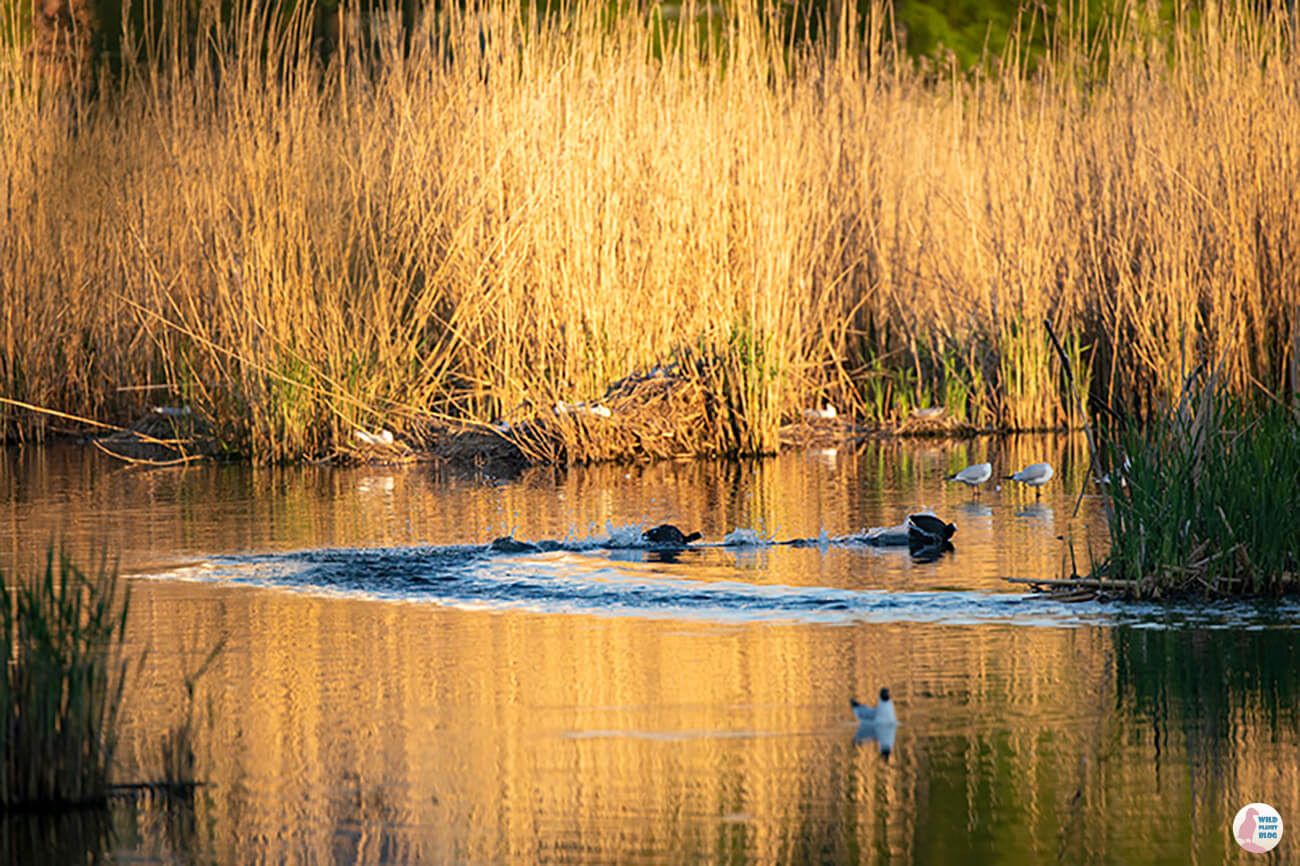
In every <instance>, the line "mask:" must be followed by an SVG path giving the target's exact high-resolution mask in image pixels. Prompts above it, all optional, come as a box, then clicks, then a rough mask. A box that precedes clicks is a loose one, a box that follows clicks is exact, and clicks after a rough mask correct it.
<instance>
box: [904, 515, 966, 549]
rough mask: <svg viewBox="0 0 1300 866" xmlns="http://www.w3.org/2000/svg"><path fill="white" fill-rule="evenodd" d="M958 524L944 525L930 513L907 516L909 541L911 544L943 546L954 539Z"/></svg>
mask: <svg viewBox="0 0 1300 866" xmlns="http://www.w3.org/2000/svg"><path fill="white" fill-rule="evenodd" d="M956 531H957V524H955V523H944V522H943V521H942V520H940V519H939V518H938V517H936V516H935V515H933V514H930V513H928V512H924V511H921V512H918V513H916V514H909V515H907V540H908V542H909V543H913V542H921V543H925V544H942V543H943V542H945V541H947V540H948V539H950V538H952V536H953V533H954V532H956Z"/></svg>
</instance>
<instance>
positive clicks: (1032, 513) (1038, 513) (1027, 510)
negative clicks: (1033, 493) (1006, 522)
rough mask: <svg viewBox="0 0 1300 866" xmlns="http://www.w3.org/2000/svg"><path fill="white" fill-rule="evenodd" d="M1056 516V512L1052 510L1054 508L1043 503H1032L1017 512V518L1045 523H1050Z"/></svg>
mask: <svg viewBox="0 0 1300 866" xmlns="http://www.w3.org/2000/svg"><path fill="white" fill-rule="evenodd" d="M1055 516H1056V512H1054V511H1053V510H1052V506H1050V505H1046V504H1044V503H1042V502H1033V503H1030V504H1029V505H1026V506H1025V507H1024V508H1021V509H1020V510H1018V511H1017V512H1016V517H1025V518H1028V519H1029V520H1039V521H1043V522H1045V523H1046V522H1050V521H1051V520H1052V518H1053V517H1055Z"/></svg>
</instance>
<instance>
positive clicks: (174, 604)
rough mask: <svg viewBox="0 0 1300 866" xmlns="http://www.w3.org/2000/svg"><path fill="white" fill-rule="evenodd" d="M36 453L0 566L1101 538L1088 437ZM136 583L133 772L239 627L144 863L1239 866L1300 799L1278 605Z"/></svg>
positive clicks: (820, 555) (867, 583)
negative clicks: (151, 454)
mask: <svg viewBox="0 0 1300 866" xmlns="http://www.w3.org/2000/svg"><path fill="white" fill-rule="evenodd" d="M1053 448H1055V449H1056V450H1052V449H1053ZM1046 454H1052V455H1054V457H1053V458H1049V459H1053V462H1054V463H1056V464H1057V467H1058V471H1059V473H1060V476H1061V480H1060V482H1059V483H1054V485H1051V486H1049V487H1048V488H1047V489H1045V490H1044V491H1043V495H1042V499H1041V500H1039V499H1037V498H1036V497H1035V496H1034V494H1033V493H1032V492H1026V491H1023V490H1015V489H1011V488H1004V489H1003V490H1002V491H996V490H994V489H992V487H993V485H992V484H990V485H989V487H990V489H988V490H986V491H985V492H984V493H983V494H982V495H981V497H980V501H979V502H978V503H973V502H972V498H973V497H972V496H971V493H970V492H969V491H968V490H966V489H965V488H963V487H955V486H953V487H945V486H944V485H943V483H942V481H941V480H939V479H940V478H941V477H942V475H943V474H947V473H950V472H952V471H955V470H956V469H960V468H961V467H962V466H964V465H966V463H969V462H978V461H980V460H982V459H986V458H988V459H992V460H993V461H994V462H995V465H996V466H997V467H998V469H999V471H1001V469H1002V467H1003V466H1008V467H1014V468H1018V467H1019V466H1020V465H1023V464H1025V463H1030V462H1035V461H1036V460H1038V459H1042V458H1043V456H1044V455H1046ZM24 459H25V460H26V461H27V463H26V464H25V465H20V466H18V467H15V465H14V464H13V463H12V462H10V463H8V464H6V466H5V469H4V473H5V474H4V475H3V476H0V481H2V482H3V487H2V488H0V490H2V491H3V493H4V494H5V502H6V503H7V505H6V506H5V508H6V509H7V510H5V511H4V513H3V518H0V520H3V521H6V522H7V526H8V529H7V531H5V535H4V537H5V540H6V550H5V553H6V555H7V559H8V562H6V564H5V567H6V571H8V570H9V564H10V563H13V562H18V561H22V560H23V557H24V556H28V555H31V554H32V553H34V552H39V548H40V547H41V545H42V544H43V543H44V540H45V539H46V538H47V537H49V536H50V535H51V534H53V533H55V532H56V531H62V532H65V533H68V534H69V535H70V536H71V538H72V542H73V544H74V545H78V544H79V545H88V544H90V543H91V542H99V543H103V542H104V541H105V540H107V543H108V544H109V546H110V548H111V549H113V550H115V551H119V550H120V551H121V552H122V556H123V560H124V563H126V564H127V565H128V567H129V568H131V569H132V570H133V571H136V572H139V573H150V574H155V575H156V574H159V573H160V571H161V572H162V573H163V574H164V575H165V574H166V570H165V569H163V568H161V567H160V564H165V563H168V562H177V561H182V560H185V559H186V558H189V557H197V558H202V557H204V556H210V555H213V554H221V553H230V552H235V551H241V550H247V551H267V550H293V549H304V548H313V547H320V546H359V547H364V546H375V545H405V544H457V543H483V542H485V541H487V540H489V539H490V538H492V537H494V536H496V535H500V534H505V533H508V532H510V531H512V530H513V531H515V532H516V534H517V535H518V536H519V537H522V538H531V539H538V538H560V537H564V536H565V535H569V534H578V535H582V534H586V533H595V534H599V533H601V532H603V531H604V527H605V526H606V525H607V524H613V525H616V526H617V525H622V524H625V523H636V524H641V525H650V524H652V523H655V522H658V521H660V520H672V521H674V522H676V523H679V524H680V525H682V526H683V527H687V528H695V527H698V528H701V529H703V530H704V531H705V533H706V535H707V536H708V537H710V538H713V539H716V538H718V537H719V536H721V535H722V534H724V533H726V532H728V531H730V530H731V529H733V528H735V527H745V528H751V529H759V530H762V531H764V532H767V533H769V534H772V535H775V536H778V537H809V536H816V535H817V534H818V533H819V532H821V531H822V530H826V531H828V532H829V533H831V534H839V533H842V532H849V531H852V530H855V529H858V528H860V527H862V526H870V525H881V524H888V523H893V522H896V521H897V520H898V519H899V517H900V516H901V514H902V513H905V512H906V511H907V510H910V509H912V508H915V507H918V506H926V505H928V506H932V507H934V508H935V509H936V511H938V512H939V513H940V514H943V515H945V516H948V515H958V516H952V517H949V519H953V520H955V521H956V522H958V524H959V533H958V536H957V538H956V539H955V541H956V542H957V550H956V551H955V553H954V554H952V555H950V556H948V557H945V558H944V559H943V560H941V561H940V562H938V563H933V564H931V565H920V564H916V563H912V562H911V561H910V560H909V559H908V558H907V557H906V556H905V555H899V554H898V553H897V552H889V553H885V552H874V551H862V550H847V551H846V550H843V549H837V548H831V549H830V550H827V551H822V550H818V549H816V548H814V549H811V550H803V551H794V552H790V553H788V554H786V553H782V554H779V555H778V554H776V553H770V552H762V551H760V552H757V553H754V554H750V555H745V556H742V555H739V554H732V553H729V552H717V551H710V552H708V558H707V559H706V558H705V557H704V555H701V556H700V557H697V558H694V559H692V558H689V557H683V558H682V559H681V560H680V561H679V562H677V563H645V564H642V565H641V566H640V567H642V568H644V569H647V570H652V571H653V570H658V571H662V572H664V573H668V574H677V575H691V574H692V573H695V572H705V573H707V574H709V575H714V574H724V575H726V577H727V579H730V580H739V579H744V580H750V581H754V582H756V583H763V582H767V583H779V584H790V585H794V584H809V585H823V586H835V587H848V588H862V587H872V588H874V587H883V588H888V589H891V590H894V591H906V590H913V589H918V588H930V587H935V586H949V587H953V588H959V589H972V588H983V589H986V590H993V591H1005V589H1006V587H1005V586H1004V585H1003V584H1002V583H1001V581H1000V580H999V578H1000V577H1002V576H1006V575H1017V574H1018V575H1026V576H1043V573H1044V571H1047V572H1049V573H1055V570H1056V569H1058V568H1059V566H1060V560H1061V557H1062V554H1063V553H1064V552H1065V551H1066V550H1067V545H1066V541H1065V540H1063V539H1062V538H1058V536H1062V537H1063V538H1064V539H1068V540H1073V541H1074V542H1075V544H1076V547H1078V548H1080V549H1081V548H1083V547H1084V546H1085V543H1092V544H1094V545H1095V544H1098V543H1100V542H1099V541H1098V539H1099V537H1100V538H1101V539H1104V527H1100V531H1101V532H1102V535H1101V536H1098V534H1097V533H1098V528H1099V527H1098V523H1099V520H1100V515H1099V511H1098V505H1097V501H1096V499H1095V498H1092V497H1091V496H1089V497H1085V499H1084V503H1083V506H1082V508H1081V510H1080V516H1079V517H1073V516H1071V512H1072V511H1073V508H1074V497H1075V496H1077V494H1078V492H1079V490H1080V489H1083V488H1084V485H1085V482H1086V479H1087V467H1086V453H1085V452H1082V451H1081V449H1080V448H1079V447H1078V443H1077V441H1076V440H1056V439H1053V438H1051V437H1047V438H1022V439H1019V440H1014V441H1010V442H1003V441H996V440H976V441H974V442H971V443H895V442H888V443H877V444H872V445H870V446H868V447H865V448H863V449H861V450H858V451H856V452H855V451H852V450H846V451H841V452H836V453H835V454H828V453H816V454H794V455H787V456H785V457H783V458H781V459H779V460H774V461H764V462H760V463H755V464H708V463H696V464H681V465H676V464H658V465H654V466H647V467H600V468H597V469H593V470H583V471H572V472H566V471H562V470H542V471H534V472H530V473H527V474H525V475H524V476H522V477H521V478H518V479H512V480H502V479H492V478H485V477H482V476H466V477H457V476H445V475H441V474H438V473H435V472H434V471H432V469H431V468H429V467H404V468H399V469H384V468H377V467H366V468H362V469H357V470H322V469H314V468H306V469H276V470H260V469H251V468H249V467H217V468H208V469H203V470H199V471H194V470H191V471H187V472H161V473H152V472H150V473H140V472H123V471H121V470H120V469H119V468H117V467H113V466H111V465H109V464H103V463H100V462H96V461H95V460H89V461H88V460H84V459H80V458H76V457H66V456H64V457H59V456H57V455H55V456H51V455H49V454H46V455H45V456H36V455H29V456H28V457H26V458H24ZM88 467H89V468H88ZM1009 471H1010V469H1009V468H1008V470H1007V472H1008V473H1009ZM6 522H0V528H3V527H5V526H6ZM731 556H734V564H733V565H731V566H728V562H730V560H728V559H727V557H731ZM706 566H707V570H706ZM728 568H731V569H732V572H728V571H727V569H728ZM737 571H738V572H739V575H738V574H737V573H735V572H737ZM132 586H133V601H132V604H133V608H132V613H131V619H130V624H129V640H130V641H131V647H130V649H131V650H132V651H133V652H138V651H143V650H146V649H147V653H146V655H145V657H144V662H143V665H142V667H141V669H140V675H139V678H138V680H137V683H136V685H135V687H134V688H132V690H131V691H130V693H129V694H128V699H127V706H126V710H125V714H124V715H125V719H126V722H127V729H126V731H125V733H124V737H123V744H122V754H121V762H122V775H123V777H124V778H131V779H137V778H153V777H156V776H157V775H158V772H159V766H160V764H159V755H160V752H159V742H160V736H161V733H162V732H163V731H166V730H168V729H170V727H171V726H173V725H175V724H176V723H177V722H178V721H179V719H180V718H181V714H182V709H181V707H182V706H183V694H184V684H183V683H184V678H185V676H186V673H187V672H188V671H191V670H193V669H194V667H195V666H197V664H198V663H199V661H201V659H202V657H203V654H204V652H205V651H206V649H207V648H209V647H211V646H213V645H214V644H215V643H216V642H217V641H218V640H221V639H225V640H226V641H227V643H226V645H225V648H224V650H223V652H222V653H221V655H220V656H219V658H218V660H217V662H216V664H215V666H214V667H213V669H212V670H210V671H209V672H208V674H207V675H206V676H205V677H204V678H203V679H202V680H201V681H200V684H199V691H198V698H197V702H196V708H197V711H198V718H200V719H201V720H202V724H201V726H200V729H199V737H198V743H199V750H198V752H199V753H198V775H199V777H200V778H202V779H203V780H205V782H207V784H206V785H205V786H204V787H203V788H201V789H199V791H198V794H197V796H196V801H195V805H194V808H193V812H192V815H191V819H190V820H189V821H188V822H186V823H185V824H184V828H185V829H183V830H182V831H177V830H176V829H175V828H174V827H173V826H172V824H170V823H167V822H156V824H155V823H151V822H150V821H149V820H148V819H147V818H145V817H136V816H137V815H142V816H148V815H149V814H151V813H150V812H149V811H148V810H147V809H142V810H140V811H139V812H129V814H130V815H131V816H132V817H131V818H130V822H133V823H132V824H131V826H132V829H131V832H130V833H125V834H124V833H119V835H118V836H117V837H116V840H117V841H115V842H114V843H113V844H114V845H116V846H118V848H119V849H120V850H121V851H122V852H123V853H124V856H128V857H131V858H140V859H146V860H148V859H155V860H159V861H164V862H188V861H190V860H192V859H197V860H199V861H202V862H215V863H222V864H227V863H228V864H244V863H253V862H277V863H317V862H322V861H326V862H358V863H380V862H398V863H438V862H468V863H535V862H550V861H577V862H590V863H609V862H626V861H652V862H671V863H678V862H719V861H726V862H756V863H782V862H899V863H909V862H927V863H953V862H1000V863H1012V864H1015V863H1042V862H1065V863H1093V862H1103V863H1165V862H1179V863H1181V862H1192V863H1219V862H1224V861H1225V860H1226V861H1235V860H1237V859H1238V852H1237V849H1236V848H1235V846H1233V844H1232V842H1231V840H1230V839H1229V838H1228V833H1227V831H1226V830H1225V827H1227V826H1228V822H1230V820H1231V817H1232V815H1233V813H1235V811H1236V809H1237V808H1238V807H1239V806H1240V805H1244V804H1245V803H1246V802H1250V801H1252V800H1264V801H1268V802H1272V803H1273V804H1274V805H1275V806H1278V808H1279V809H1281V810H1282V812H1283V816H1284V819H1286V818H1287V817H1289V816H1291V815H1294V814H1296V804H1300V789H1298V782H1297V779H1300V771H1298V770H1297V768H1298V767H1300V747H1298V746H1297V738H1296V730H1297V727H1300V725H1298V724H1297V723H1298V720H1297V713H1296V709H1295V707H1296V703H1297V701H1296V698H1297V697H1298V696H1300V695H1298V693H1300V688H1297V675H1296V673H1295V671H1294V666H1293V665H1292V663H1291V659H1292V658H1293V657H1294V653H1295V651H1296V650H1297V649H1300V648H1298V647H1297V646H1296V644H1297V641H1296V639H1295V638H1294V637H1293V634H1294V633H1293V631H1291V630H1278V631H1275V632H1268V631H1264V632H1253V633H1245V632H1240V631H1210V630H1205V629H1183V630H1158V631H1147V630H1144V629H1135V628H1127V627H1126V628H1109V627H1098V626H1087V627H1077V628H1062V627H1029V626H1025V625H1019V624H1006V623H992V622H984V623H976V624H956V623H947V624H945V623H942V622H931V623H909V622H884V623H863V622H857V623H852V624H847V625H836V626H829V625H816V624H810V623H808V622H804V623H801V624H800V623H793V622H786V623H766V622H764V623H758V622H753V623H740V624H735V623H732V624H720V623H715V622H710V621H707V620H698V619H692V620H685V619H680V618H649V617H645V616H594V615H587V614H583V615H573V614H540V613H536V612H527V611H508V612H500V611H484V610H465V609H457V608H455V607H442V606H438V605H435V604H431V603H427V602H421V601H419V600H418V599H417V600H408V601H400V602H398V601H381V600H377V599H373V598H351V597H340V596H337V595H331V594H330V593H328V592H326V591H320V590H316V591H312V592H307V591H296V590H286V589H267V588H262V587H256V586H248V585H235V584H229V583H222V582H207V583H201V582H190V581H181V580H176V579H172V578H169V577H166V576H162V577H147V578H139V579H135V580H133V581H132ZM882 685H888V686H889V687H890V688H891V689H892V691H893V693H894V697H895V700H896V701H897V703H898V707H899V714H900V717H901V719H902V723H901V725H900V727H899V730H898V736H897V741H896V743H895V744H894V750H893V752H892V754H891V755H890V757H889V759H888V760H886V759H885V758H884V757H883V756H882V755H881V753H880V750H879V748H878V746H877V745H876V744H875V743H874V742H871V741H869V740H868V741H865V742H861V743H858V742H855V733H856V730H855V726H854V724H853V722H852V716H851V713H850V711H849V708H848V700H849V698H850V697H851V696H856V697H858V698H860V699H866V700H869V701H872V702H874V698H875V693H876V691H877V690H878V689H879V687H880V686H882ZM123 820H126V819H119V823H121V822H122V821H123ZM42 838H44V837H42ZM1286 843H1287V840H1284V843H1283V844H1284V847H1285V846H1286ZM5 850H6V851H8V852H10V853H11V854H12V852H13V851H14V850H16V849H15V848H13V847H10V846H8V843H6V847H5ZM186 852H188V853H186ZM1244 857H1245V855H1241V858H1242V859H1240V860H1239V862H1246V860H1245V859H1244ZM24 859H27V860H30V858H21V857H20V858H18V860H24ZM38 859H39V858H38ZM11 860H13V858H12V857H11ZM14 862H18V861H17V860H15V861H14Z"/></svg>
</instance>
